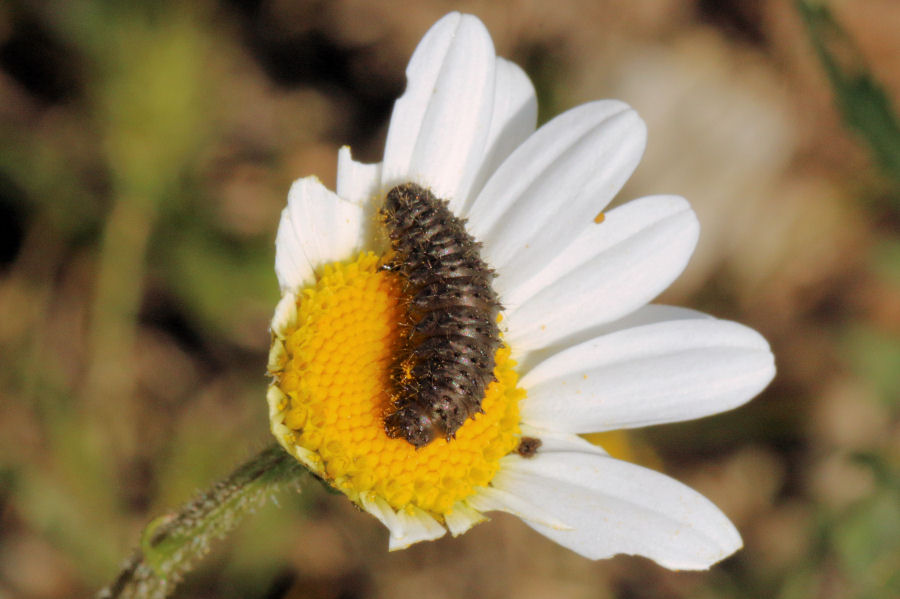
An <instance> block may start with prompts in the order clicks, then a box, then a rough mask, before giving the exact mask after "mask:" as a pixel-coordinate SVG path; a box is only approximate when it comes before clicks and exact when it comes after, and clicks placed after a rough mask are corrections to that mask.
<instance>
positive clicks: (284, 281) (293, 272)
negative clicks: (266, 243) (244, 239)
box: [275, 206, 315, 293]
mask: <svg viewBox="0 0 900 599" xmlns="http://www.w3.org/2000/svg"><path fill="white" fill-rule="evenodd" d="M275 275H276V276H277V277H278V285H279V287H281V292H282V293H293V292H297V291H299V290H300V289H302V288H303V287H304V286H305V285H307V284H309V283H311V282H313V281H314V280H315V274H314V271H313V267H312V264H310V263H309V260H308V259H307V257H306V253H305V252H304V251H303V244H302V243H301V241H300V237H299V236H298V235H297V231H296V229H295V228H294V222H293V218H292V216H291V210H290V206H288V207H287V208H285V209H284V210H282V211H281V221H280V222H279V223H278V233H277V234H276V235H275Z"/></svg>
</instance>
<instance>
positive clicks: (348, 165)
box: [335, 146, 381, 205]
mask: <svg viewBox="0 0 900 599" xmlns="http://www.w3.org/2000/svg"><path fill="white" fill-rule="evenodd" d="M335 190H336V191H337V194H338V195H339V196H340V197H341V198H342V199H344V200H347V201H348V202H352V203H354V204H360V205H362V204H371V203H372V199H373V198H375V197H376V196H378V195H379V194H380V191H381V163H380V162H376V163H375V164H365V163H362V162H357V161H355V160H353V157H352V156H351V154H350V148H349V146H344V147H342V148H341V149H340V150H338V167H337V186H336V187H335Z"/></svg>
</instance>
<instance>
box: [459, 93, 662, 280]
mask: <svg viewBox="0 0 900 599" xmlns="http://www.w3.org/2000/svg"><path fill="white" fill-rule="evenodd" d="M645 143H646V128H645V126H644V123H643V121H641V119H640V117H638V116H637V113H635V112H634V111H633V110H631V109H630V108H629V107H628V106H627V105H626V104H624V103H622V102H618V101H614V100H604V101H601V102H592V103H590V104H585V105H583V106H579V107H577V108H573V109H571V110H569V111H567V112H565V113H563V114H561V115H559V116H558V117H556V118H555V119H553V120H552V121H550V122H549V123H547V124H546V125H544V126H543V127H541V128H540V129H538V130H537V131H536V132H535V133H534V134H533V135H531V136H530V137H529V138H528V139H527V140H526V141H525V143H523V144H522V145H521V146H519V147H518V148H517V149H516V150H515V151H514V152H513V153H512V154H511V155H510V156H509V158H507V159H506V161H505V162H503V164H502V165H500V168H498V169H497V172H496V173H494V175H493V176H492V177H491V178H490V180H488V182H487V184H486V185H485V187H484V189H483V190H482V191H481V193H480V194H479V196H478V198H477V199H476V200H475V204H474V205H473V206H472V210H471V214H470V215H469V216H470V232H471V233H472V234H473V235H474V236H475V238H476V239H479V240H481V241H483V242H484V254H483V255H484V258H485V261H486V262H487V263H488V264H490V265H491V266H492V267H493V268H495V269H497V270H498V271H503V270H517V269H519V268H524V269H526V270H530V271H532V272H533V271H535V270H539V269H541V268H542V267H543V266H544V265H545V264H546V263H547V262H548V261H549V260H550V259H551V258H552V257H554V256H555V255H556V254H557V253H558V252H559V250H561V249H562V248H563V247H565V245H568V243H569V241H570V240H571V239H572V237H573V235H577V234H578V233H579V232H580V231H581V230H582V229H584V228H586V227H587V226H588V225H589V224H590V223H591V222H592V220H593V218H594V216H596V214H597V212H599V211H600V210H602V209H603V208H604V207H605V206H606V205H607V204H608V203H609V202H610V200H612V198H613V197H614V196H615V195H616V193H618V191H619V189H620V188H621V187H622V185H623V184H624V183H625V181H626V180H627V179H628V177H629V176H630V175H631V173H632V171H633V170H634V169H635V167H636V166H637V164H638V161H639V160H640V157H641V154H642V153H643V151H644V145H645ZM561 244H562V247H560V245H561Z"/></svg>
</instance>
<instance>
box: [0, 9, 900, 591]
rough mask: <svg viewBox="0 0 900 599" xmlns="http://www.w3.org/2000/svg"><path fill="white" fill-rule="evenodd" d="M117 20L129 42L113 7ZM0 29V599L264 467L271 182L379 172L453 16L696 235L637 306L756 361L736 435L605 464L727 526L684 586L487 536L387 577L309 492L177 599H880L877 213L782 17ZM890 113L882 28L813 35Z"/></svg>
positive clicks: (887, 334)
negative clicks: (738, 327) (871, 85)
mask: <svg viewBox="0 0 900 599" xmlns="http://www.w3.org/2000/svg"><path fill="white" fill-rule="evenodd" d="M126 4H127V5H128V6H129V7H128V8H126V7H125V5H126ZM133 4H134V6H132V3H118V2H111V1H110V2H104V1H101V0H92V1H89V0H77V1H72V2H62V1H59V2H34V3H29V2H24V3H22V2H12V3H4V4H2V5H0V598H3V599H5V598H6V597H23V598H29V599H31V598H33V599H43V598H54V597H73V596H89V595H90V594H91V593H93V592H94V591H95V590H96V589H97V588H99V587H100V586H102V585H103V584H105V583H106V582H108V580H109V579H110V578H111V577H112V576H113V574H114V573H115V571H116V569H117V567H118V565H119V563H120V561H121V560H122V559H123V558H124V557H125V555H126V554H127V552H128V551H129V550H130V548H132V547H133V546H134V545H135V544H136V543H137V541H138V539H139V536H140V531H141V528H142V526H143V525H144V524H145V523H146V522H147V521H148V520H149V519H150V518H151V517H153V516H155V515H159V514H162V513H164V512H165V511H166V510H167V509H171V508H172V507H174V506H176V505H178V504H179V503H181V502H183V501H185V500H186V499H188V498H189V497H190V496H191V495H192V494H193V493H194V492H195V491H196V490H197V489H201V488H204V487H206V486H208V485H209V484H210V483H211V482H212V481H213V480H215V479H217V478H218V477H220V476H223V475H224V474H226V473H227V472H229V471H230V470H231V469H232V467H233V466H234V465H236V464H237V463H238V462H239V461H241V460H242V459H244V458H246V457H248V456H250V455H251V454H252V453H253V452H255V451H256V450H258V449H259V448H261V447H263V446H264V445H265V444H267V443H268V442H269V433H268V423H267V409H266V406H265V400H264V395H265V388H266V379H265V378H264V376H263V375H264V371H265V363H266V352H267V347H268V332H267V327H268V321H269V318H270V315H271V312H272V309H273V307H274V305H275V302H276V301H277V298H278V289H277V284H276V281H275V276H274V273H273V267H272V265H273V261H274V246H273V240H274V235H275V229H276V226H277V222H278V215H279V212H280V210H281V208H282V207H283V204H284V202H285V197H286V191H287V189H288V186H289V184H290V182H291V180H293V179H294V178H297V177H300V176H304V175H308V174H317V175H318V176H319V177H320V178H321V179H322V180H323V181H324V182H325V183H326V184H327V185H328V186H330V187H333V183H334V175H335V160H336V152H337V149H338V147H339V146H341V145H343V144H349V145H351V146H352V147H353V149H354V155H355V157H357V158H359V159H363V160H370V161H375V160H378V159H380V154H381V149H382V146H383V142H384V135H385V127H386V125H387V120H388V118H389V115H390V109H391V106H392V102H393V100H394V99H395V98H396V97H397V96H398V95H399V94H400V93H401V92H402V90H403V86H404V74H403V70H404V68H405V65H406V62H407V60H408V58H409V56H410V53H411V52H412V50H413V48H414V47H415V44H416V43H417V41H418V40H419V38H420V37H421V36H422V34H423V33H424V32H425V31H426V30H427V28H428V27H429V26H430V25H431V24H432V23H433V22H434V21H435V20H437V19H438V18H439V17H440V16H441V15H443V14H444V13H446V12H448V11H449V10H454V9H455V10H461V11H465V12H472V13H474V14H476V15H478V16H479V17H480V18H481V19H482V20H483V21H484V22H485V23H486V24H487V26H488V28H489V30H490V31H491V33H492V35H493V37H494V42H495V44H496V47H497V50H498V53H499V54H500V55H503V56H506V57H508V58H511V59H512V60H514V61H516V62H517V63H518V64H520V65H521V66H522V67H524V68H525V70H526V71H527V72H528V73H529V75H530V76H531V77H532V78H533V80H534V82H535V85H536V87H537V89H538V94H539V100H540V110H541V112H540V115H541V120H542V121H545V120H547V119H548V118H549V117H551V116H553V115H555V114H558V113H559V112H561V111H563V110H565V109H567V108H570V107H572V106H575V105H577V104H580V103H582V102H585V101H588V100H592V99H596V98H602V97H614V98H619V99H622V100H625V101H627V102H629V103H630V104H632V105H633V106H634V107H635V108H637V110H638V111H639V112H640V114H641V115H642V116H643V117H644V119H645V120H646V121H647V124H648V128H649V136H650V139H649V145H648V148H647V152H646V156H645V159H644V161H643V162H642V164H641V166H640V168H639V169H638V171H637V173H636V175H635V177H634V178H633V179H632V181H631V182H630V183H629V184H628V187H627V189H626V190H625V192H624V193H623V194H622V197H623V198H632V197H637V196H639V195H644V194H649V193H660V192H666V193H678V194H682V195H684V196H685V197H687V198H688V199H689V200H690V201H691V202H692V204H693V206H694V208H695V209H696V211H697V213H698V215H699V218H700V221H701V225H702V233H701V240H700V244H699V247H698V249H697V252H696V254H695V255H694V258H693V260H692V262H691V264H690V266H689V267H688V269H687V271H686V272H685V274H684V275H683V276H682V277H681V279H680V280H679V281H678V282H677V284H676V285H675V286H674V287H673V288H672V289H671V290H669V291H668V292H667V293H666V294H665V295H664V296H663V297H662V298H661V300H660V301H663V302H667V303H677V304H681V305H686V306H690V307H694V308H698V309H702V310H704V311H707V312H710V313H712V314H714V315H716V316H719V317H724V318H732V319H736V320H739V321H741V322H744V323H746V324H749V325H750V326H753V327H754V328H756V329H758V330H759V331H761V332H762V333H763V334H764V335H765V336H766V337H767V338H768V339H769V340H770V342H771V344H772V347H773V351H774V352H775V355H776V360H777V364H778V368H779V373H778V377H777V378H776V380H775V382H774V383H773V384H772V386H771V387H770V388H769V389H768V390H767V391H766V392H765V393H764V394H763V395H762V396H761V397H760V398H758V399H756V400H755V401H754V402H752V403H751V404H749V405H747V406H746V407H743V408H741V409H739V410H736V411H734V412H732V413H729V414H724V415H721V416H717V417H713V418H707V419H705V420H701V421H698V422H691V423H685V424H679V425H668V426H664V427H656V428H654V429H651V430H647V431H642V432H640V433H638V434H635V435H632V436H631V437H629V438H628V443H629V444H630V446H631V449H632V450H633V451H634V452H635V453H636V454H637V455H641V456H645V457H644V458H642V459H644V460H646V461H649V462H652V463H653V464H654V465H655V466H656V467H658V468H661V469H663V470H665V471H666V472H668V473H670V474H671V475H673V476H675V477H676V478H678V479H679V480H682V481H684V482H686V483H688V484H690V485H691V486H693V487H695V488H697V489H698V490H700V491H701V492H703V493H704V494H706V495H707V496H708V497H710V498H711V499H712V500H713V501H714V502H716V503H717V504H718V505H719V506H720V507H721V508H722V509H723V511H724V512H725V513H726V514H728V515H729V516H730V517H731V518H732V519H733V520H734V522H735V523H736V525H737V526H738V528H739V529H740V530H741V531H742V534H743V535H744V540H745V545H746V548H745V549H744V550H743V551H741V552H740V553H738V554H737V555H736V556H735V557H733V558H731V559H729V560H727V561H726V562H724V563H723V564H721V565H719V566H717V567H715V568H714V569H713V570H712V571H710V572H707V573H672V572H668V571H665V570H663V569H661V568H659V567H657V566H655V565H654V564H652V563H650V562H648V561H645V560H643V559H640V558H627V557H619V558H616V559H613V560H608V561H604V562H591V561H588V560H585V559H583V558H581V557H579V556H577V555H575V554H573V553H571V552H568V551H567V550H565V549H562V548H561V547H558V546H556V545H554V544H553V543H552V542H550V541H548V540H546V539H544V538H542V537H540V536H539V535H537V534H536V533H532V532H531V531H530V530H529V529H527V527H525V526H524V525H523V524H522V523H521V522H519V521H517V520H516V519H514V518H511V517H505V516H502V515H499V516H497V517H496V518H494V520H493V521H492V522H490V523H488V524H483V525H481V526H479V527H477V528H476V529H474V530H473V531H472V532H470V533H468V534H466V535H465V536H463V537H462V538H459V539H455V540H454V539H450V538H446V539H442V540H440V541H437V542H434V543H426V544H422V545H417V546H414V547H413V548H411V549H409V550H407V551H403V552H398V553H388V552H387V551H386V544H387V540H386V537H387V532H386V530H385V529H384V528H383V527H382V526H381V525H380V524H379V523H378V522H377V521H375V520H374V519H373V518H371V517H369V516H367V515H364V514H360V513H357V512H356V511H355V510H354V509H353V508H352V506H351V505H350V504H349V502H347V501H346V500H345V499H344V498H342V497H339V496H333V495H329V494H328V493H326V492H324V491H323V490H322V489H321V488H320V487H319V485H318V484H317V483H315V481H313V480H312V479H310V481H309V483H308V484H307V485H306V486H305V488H304V492H303V494H302V495H299V496H297V495H293V494H285V495H282V496H281V497H280V498H279V501H278V505H274V504H271V505H268V506H266V507H265V508H263V509H261V510H260V511H259V512H258V513H257V514H255V515H254V516H253V517H251V518H250V519H248V521H247V522H245V523H244V524H243V525H242V526H241V527H240V528H239V530H238V531H237V533H236V534H234V535H232V537H230V538H229V540H228V541H227V542H225V543H223V544H222V545H221V547H219V548H218V549H216V550H215V551H214V552H213V554H212V555H211V556H209V557H208V558H207V559H206V560H205V561H204V562H203V564H202V566H201V567H200V568H199V570H198V571H197V572H195V573H194V574H193V575H191V576H190V577H189V579H188V581H187V583H186V584H185V585H184V586H183V587H182V588H181V589H179V591H178V592H177V593H176V596H178V597H213V598H218V597H222V598H224V597H260V598H262V597H268V598H280V597H290V598H305V597H310V598H313V597H315V598H338V597H341V598H363V597H365V598H368V597H395V598H405V597H410V598H413V597H414V598H416V599H427V598H443V597H461V596H466V597H479V598H480V597H489V598H494V597H496V598H499V597H516V598H517V599H531V598H543V597H559V598H564V599H565V598H581V597H585V598H587V597H591V598H607V597H609V598H612V597H615V598H622V599H632V598H634V599H638V598H644V597H646V598H651V597H691V598H704V597H709V598H712V597H716V598H728V597H733V598H751V597H753V598H755V597H777V598H784V599H793V598H805V597H810V598H813V597H814V598H843V597H872V598H882V597H883V598H889V597H897V596H900V508H898V506H900V419H898V413H900V402H898V398H900V194H898V187H897V184H896V183H892V182H891V180H890V179H889V178H887V177H886V176H883V175H882V174H880V172H879V170H878V169H877V168H876V166H875V165H874V163H873V161H872V160H871V158H870V156H869V153H868V152H867V149H866V145H865V144H864V143H863V142H862V141H861V140H860V138H859V137H858V136H856V135H855V134H854V133H853V132H852V131H850V130H848V128H847V127H846V126H845V125H844V124H843V123H842V121H841V117H840V115H839V113H838V112H837V111H836V110H835V108H834V99H833V95H832V92H831V89H830V87H829V85H828V80H827V78H826V77H825V75H824V74H823V71H822V68H821V65H820V64H819V62H818V61H817V59H816V56H815V55H814V53H813V51H812V49H811V46H810V44H809V39H808V36H807V35H806V32H805V30H804V28H803V23H802V21H801V19H800V18H799V16H798V13H797V11H796V10H795V8H794V6H793V5H792V4H791V3H789V2H780V1H778V0H759V1H756V2H740V1H736V0H735V1H722V2H716V1H711V0H637V1H635V0H599V1H598V0H555V1H553V2H543V1H538V0H513V1H510V2H505V3H495V2H459V3H450V2H442V1H437V0H430V1H423V2H418V3H415V4H411V3H407V2H399V1H384V2H364V1H361V0H357V1H353V0H333V1H320V2H316V1H290V0H270V1H256V2H254V1H236V0H234V1H227V0H219V1H216V0H206V1H204V2H197V3H180V2H174V1H172V2H152V3H133ZM832 7H833V10H834V13H835V16H836V18H837V20H838V21H839V22H840V23H841V24H842V25H843V26H844V27H845V28H846V29H847V31H848V33H849V34H850V36H851V37H852V38H853V39H854V40H855V42H856V43H857V44H858V46H859V50H860V52H861V54H862V56H863V57H864V59H865V60H866V61H867V62H868V64H869V66H870V67H871V69H872V72H873V74H874V75H875V76H876V77H877V78H878V79H879V80H880V81H881V83H882V84H883V85H884V86H885V89H886V91H887V92H888V94H889V95H890V97H892V98H894V99H895V101H898V102H900V100H897V99H898V98H900V36H898V35H897V32H898V31H900V5H898V3H897V2H896V1H895V0H859V1H856V2H833V3H832Z"/></svg>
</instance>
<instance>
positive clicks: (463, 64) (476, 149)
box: [382, 13, 495, 210]
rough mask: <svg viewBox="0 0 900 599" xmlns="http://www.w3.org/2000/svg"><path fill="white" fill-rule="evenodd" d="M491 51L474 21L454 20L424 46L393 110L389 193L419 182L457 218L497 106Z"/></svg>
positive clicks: (454, 16)
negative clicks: (398, 187) (453, 211)
mask: <svg viewBox="0 0 900 599" xmlns="http://www.w3.org/2000/svg"><path fill="white" fill-rule="evenodd" d="M494 62H495V54H494V45H493V42H492V41H491V36H490V35H489V34H488V32H487V29H485V27H484V25H483V24H482V23H481V21H479V20H478V19H477V18H475V17H473V16H471V15H460V14H459V13H451V14H449V15H447V16H446V17H444V18H443V19H441V20H440V21H438V22H437V23H436V24H435V25H434V26H433V27H432V28H431V29H430V30H429V31H428V33H426V34H425V37H424V38H423V39H422V41H421V42H420V43H419V46H418V47H417V48H416V51H415V53H413V56H412V59H410V62H409V66H408V67H407V69H406V76H407V81H408V83H407V88H406V91H405V92H404V94H403V95H402V96H401V97H400V98H399V99H398V100H397V102H396V103H395V104H394V112H393V114H392V115H391V124H390V127H389V129H388V135H387V142H386V144H385V149H384V163H383V167H382V183H383V187H384V188H390V187H392V186H394V185H397V184H399V183H404V182H407V181H414V182H416V183H419V184H421V185H423V186H425V187H429V188H430V189H431V190H432V191H433V192H434V193H435V195H437V196H438V197H440V198H443V199H446V200H448V201H450V206H451V208H452V209H454V210H457V209H458V207H459V206H460V205H461V204H462V203H463V202H464V200H465V197H466V195H467V194H468V190H469V187H470V186H471V184H472V181H473V179H474V177H475V175H476V173H477V172H478V169H479V167H480V166H481V159H482V156H483V155H484V151H485V143H486V141H487V137H488V133H489V130H490V119H491V113H492V110H493V106H494V98H493V94H494Z"/></svg>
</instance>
